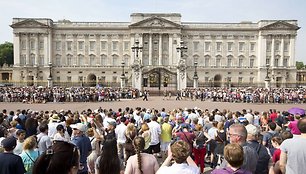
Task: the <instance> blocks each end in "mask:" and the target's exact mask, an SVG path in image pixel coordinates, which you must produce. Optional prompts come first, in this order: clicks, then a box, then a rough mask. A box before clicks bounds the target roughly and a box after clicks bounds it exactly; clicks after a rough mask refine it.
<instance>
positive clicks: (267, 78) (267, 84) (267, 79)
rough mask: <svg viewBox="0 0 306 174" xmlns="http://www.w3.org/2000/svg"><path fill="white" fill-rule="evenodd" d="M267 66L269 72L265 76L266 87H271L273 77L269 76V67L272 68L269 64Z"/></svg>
mask: <svg viewBox="0 0 306 174" xmlns="http://www.w3.org/2000/svg"><path fill="white" fill-rule="evenodd" d="M266 68H267V74H266V77H265V88H267V89H270V82H271V79H270V77H269V68H270V65H269V64H267V65H266Z"/></svg>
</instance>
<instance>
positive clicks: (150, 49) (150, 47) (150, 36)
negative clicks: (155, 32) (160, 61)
mask: <svg viewBox="0 0 306 174" xmlns="http://www.w3.org/2000/svg"><path fill="white" fill-rule="evenodd" d="M149 65H152V34H151V33H150V34H149Z"/></svg>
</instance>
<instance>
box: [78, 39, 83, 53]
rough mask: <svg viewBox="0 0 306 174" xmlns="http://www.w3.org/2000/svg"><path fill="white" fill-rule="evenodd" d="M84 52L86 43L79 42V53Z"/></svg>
mask: <svg viewBox="0 0 306 174" xmlns="http://www.w3.org/2000/svg"><path fill="white" fill-rule="evenodd" d="M83 50H84V41H79V51H83Z"/></svg>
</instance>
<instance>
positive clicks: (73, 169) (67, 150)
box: [33, 141, 80, 174]
mask: <svg viewBox="0 0 306 174" xmlns="http://www.w3.org/2000/svg"><path fill="white" fill-rule="evenodd" d="M79 163H80V153H79V151H78V148H77V147H76V146H75V145H74V144H71V143H68V142H66V141H54V144H53V146H52V147H51V149H48V150H47V151H46V152H44V153H42V154H41V155H40V156H39V157H38V159H37V160H36V161H35V163H34V166H33V174H55V173H56V174H77V173H78V170H79Z"/></svg>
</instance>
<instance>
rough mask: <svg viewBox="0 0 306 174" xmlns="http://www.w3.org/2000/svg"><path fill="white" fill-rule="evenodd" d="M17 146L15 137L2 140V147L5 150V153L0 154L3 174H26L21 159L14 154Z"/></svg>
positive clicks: (0, 167) (0, 166) (0, 169)
mask: <svg viewBox="0 0 306 174" xmlns="http://www.w3.org/2000/svg"><path fill="white" fill-rule="evenodd" d="M16 144H17V142H16V139H15V137H13V136H10V137H7V138H5V139H4V140H2V142H1V146H2V147H3V148H4V152H3V153H0V173H1V174H23V173H25V172H26V170H25V168H24V166H23V162H22V159H21V157H20V156H18V155H15V154H14V153H13V150H14V148H15V147H16Z"/></svg>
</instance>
